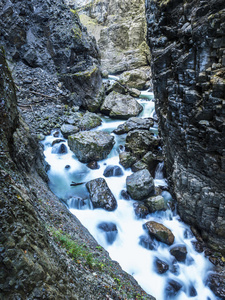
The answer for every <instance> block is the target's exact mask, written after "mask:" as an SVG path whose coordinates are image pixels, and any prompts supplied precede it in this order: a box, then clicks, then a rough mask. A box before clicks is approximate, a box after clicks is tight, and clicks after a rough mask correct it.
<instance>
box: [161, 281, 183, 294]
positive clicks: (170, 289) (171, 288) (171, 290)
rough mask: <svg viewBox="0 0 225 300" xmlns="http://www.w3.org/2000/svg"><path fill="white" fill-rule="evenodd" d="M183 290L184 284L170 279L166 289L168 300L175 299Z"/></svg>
mask: <svg viewBox="0 0 225 300" xmlns="http://www.w3.org/2000/svg"><path fill="white" fill-rule="evenodd" d="M181 288H182V284H180V283H179V282H178V281H175V280H173V279H170V280H169V281H168V282H167V285H166V288H165V294H166V299H174V297H175V296H176V294H177V293H178V292H179V291H180V289H181Z"/></svg>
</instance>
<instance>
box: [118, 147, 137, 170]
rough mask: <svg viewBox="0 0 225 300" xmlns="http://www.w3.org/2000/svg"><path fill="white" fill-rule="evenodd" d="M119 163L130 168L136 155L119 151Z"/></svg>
mask: <svg viewBox="0 0 225 300" xmlns="http://www.w3.org/2000/svg"><path fill="white" fill-rule="evenodd" d="M119 160H120V164H121V165H122V166H123V167H124V168H125V169H127V168H130V167H131V166H132V165H133V164H134V163H135V162H136V161H137V159H136V157H135V156H133V155H132V154H131V153H130V152H126V151H124V152H121V153H120V154H119Z"/></svg>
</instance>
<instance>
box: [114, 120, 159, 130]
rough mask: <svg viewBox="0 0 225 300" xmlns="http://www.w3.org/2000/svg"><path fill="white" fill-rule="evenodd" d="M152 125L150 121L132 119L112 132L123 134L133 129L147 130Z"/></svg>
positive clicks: (152, 122)
mask: <svg viewBox="0 0 225 300" xmlns="http://www.w3.org/2000/svg"><path fill="white" fill-rule="evenodd" d="M153 125H154V121H153V120H152V119H148V118H137V117H132V118H129V119H128V120H127V121H126V122H124V123H123V124H121V125H119V126H118V127H117V128H116V129H115V130H113V132H114V133H116V134H124V133H128V132H129V131H131V130H134V129H146V130H149V129H150V127H152V126H153Z"/></svg>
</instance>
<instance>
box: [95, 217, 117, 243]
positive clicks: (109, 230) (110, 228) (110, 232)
mask: <svg viewBox="0 0 225 300" xmlns="http://www.w3.org/2000/svg"><path fill="white" fill-rule="evenodd" d="M98 228H99V229H100V230H101V231H102V232H103V233H104V234H105V239H106V241H107V243H108V244H109V245H112V244H113V243H114V241H115V240H116V237H117V234H118V229H117V227H116V224H114V223H112V222H102V223H100V224H98Z"/></svg>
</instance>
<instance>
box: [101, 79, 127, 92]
mask: <svg viewBox="0 0 225 300" xmlns="http://www.w3.org/2000/svg"><path fill="white" fill-rule="evenodd" d="M112 91H114V92H117V93H119V94H123V95H125V94H127V92H128V89H127V88H126V87H125V86H123V85H122V84H121V83H119V82H118V81H114V82H113V83H112V84H110V85H109V87H108V88H107V90H106V95H108V94H110V93H111V92H112Z"/></svg>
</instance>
